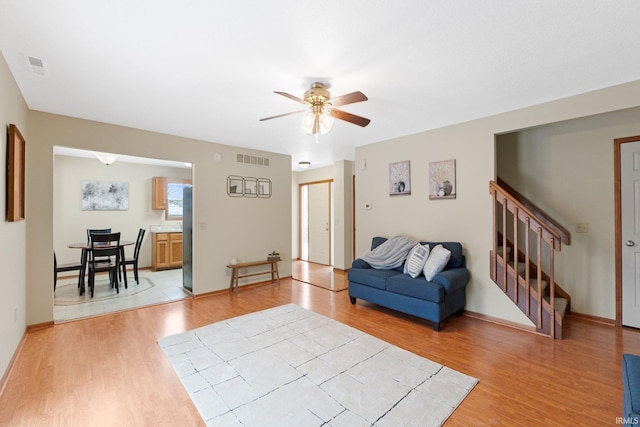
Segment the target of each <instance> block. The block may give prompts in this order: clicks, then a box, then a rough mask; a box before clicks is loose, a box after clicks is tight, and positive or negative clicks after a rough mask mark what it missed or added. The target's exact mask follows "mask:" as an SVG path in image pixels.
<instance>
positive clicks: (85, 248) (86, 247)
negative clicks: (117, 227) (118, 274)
mask: <svg viewBox="0 0 640 427" xmlns="http://www.w3.org/2000/svg"><path fill="white" fill-rule="evenodd" d="M135 243H136V242H134V241H133V240H120V245H118V246H119V248H120V260H121V261H120V265H121V266H122V272H123V273H124V274H123V276H124V286H125V288H126V287H127V285H128V284H127V271H126V264H125V262H124V259H125V257H124V248H125V247H126V246H131V245H134V244H135ZM96 246H98V245H96ZM99 246H100V247H101V248H110V247H112V245H110V244H108V243H107V244H100V245H99ZM113 246H115V245H113ZM67 247H68V248H71V249H81V250H82V254H81V255H80V263H81V264H82V269H81V270H80V275H79V276H78V292H79V293H80V295H83V294H84V292H85V271H86V269H87V261H88V258H89V251H91V242H78V243H69V244H68V245H67Z"/></svg>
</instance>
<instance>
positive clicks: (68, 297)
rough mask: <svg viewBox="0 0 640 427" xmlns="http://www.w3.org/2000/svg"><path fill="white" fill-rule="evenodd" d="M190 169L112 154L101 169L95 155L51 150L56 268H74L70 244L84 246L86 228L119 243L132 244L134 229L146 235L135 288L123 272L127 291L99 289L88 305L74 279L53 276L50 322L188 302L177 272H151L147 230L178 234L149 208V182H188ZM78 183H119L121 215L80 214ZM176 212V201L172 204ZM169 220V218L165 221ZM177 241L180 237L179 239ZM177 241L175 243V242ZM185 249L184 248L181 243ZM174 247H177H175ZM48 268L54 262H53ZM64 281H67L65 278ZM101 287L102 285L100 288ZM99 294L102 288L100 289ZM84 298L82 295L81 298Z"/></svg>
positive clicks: (178, 222) (175, 221)
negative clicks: (108, 233)
mask: <svg viewBox="0 0 640 427" xmlns="http://www.w3.org/2000/svg"><path fill="white" fill-rule="evenodd" d="M192 175H193V169H192V166H191V165H187V164H185V163H183V162H170V161H166V160H157V159H150V158H141V157H133V156H126V155H120V154H117V160H116V161H115V162H114V163H113V164H111V165H109V166H105V165H103V164H102V163H100V162H99V161H98V159H96V156H95V153H94V152H93V151H88V150H80V149H75V148H69V147H60V146H55V147H54V166H53V191H54V197H53V218H52V223H53V245H54V247H53V250H54V251H55V253H56V256H57V259H58V262H59V263H67V262H77V261H78V260H79V259H80V251H79V250H78V249H72V248H70V247H69V245H70V244H71V243H76V242H84V241H85V240H86V229H87V228H107V227H108V228H111V229H112V230H113V231H118V232H121V233H122V240H129V241H135V240H136V236H137V235H138V231H139V229H141V228H142V229H146V230H147V233H146V234H145V236H144V240H143V242H142V246H141V250H140V254H139V257H140V260H139V267H140V280H139V283H137V282H136V281H135V280H134V277H133V271H132V269H131V267H129V268H127V271H128V273H129V274H128V275H127V277H128V282H129V286H128V289H125V288H122V289H120V293H116V292H115V290H113V289H111V288H110V287H109V286H108V280H107V281H106V282H105V283H106V284H105V285H104V286H103V288H104V294H103V295H102V294H100V295H99V294H98V290H99V289H98V288H99V286H96V295H95V298H93V299H83V298H80V296H79V295H78V291H77V283H78V276H77V274H76V275H75V277H65V276H64V275H60V276H58V279H59V280H58V285H57V288H56V291H55V293H54V298H53V300H52V305H53V310H54V321H64V320H69V319H72V318H78V317H86V316H91V315H96V314H102V313H104V312H111V311H118V310H122V309H123V307H125V308H134V307H136V306H143V305H149V304H157V303H162V302H167V301H172V300H175V299H182V298H186V297H188V296H189V294H188V293H187V292H185V291H184V288H183V276H182V269H181V268H176V269H174V270H168V271H158V272H155V271H152V270H150V269H149V267H150V266H151V265H152V254H153V247H154V245H153V244H152V241H153V238H152V234H151V231H150V229H151V227H153V226H163V227H167V228H170V229H171V230H172V231H174V232H175V231H176V230H175V229H176V228H177V229H180V230H181V229H183V221H184V219H185V218H184V215H182V217H181V218H177V217H174V218H169V220H168V219H167V215H166V214H165V213H166V208H165V209H162V210H159V209H154V208H153V206H152V198H153V197H152V193H153V185H152V182H153V177H155V176H166V177H170V178H176V179H190V180H191V179H192ZM83 181H87V182H89V183H91V182H101V183H111V182H115V183H122V184H123V186H124V187H125V188H126V189H127V191H126V193H125V194H126V196H125V199H126V200H127V203H126V209H117V210H110V209H104V210H100V209H80V202H81V199H82V196H83V195H82V192H81V188H80V185H79V184H80V183H82V182H83ZM171 200H172V203H171V206H172V207H173V208H174V209H175V207H176V205H177V204H180V203H179V202H182V201H181V200H174V199H173V198H172V199H171ZM169 216H171V215H169ZM180 235H182V233H181V234H180ZM175 240H176V241H178V239H175ZM180 245H181V246H184V242H181V243H180ZM176 246H177V244H176ZM133 248H134V247H133V245H131V246H128V247H127V248H125V255H126V256H127V257H129V258H130V257H132V256H133ZM52 264H53V261H52ZM67 276H69V275H67ZM99 285H101V284H99ZM101 289H102V288H101ZM85 295H86V294H85Z"/></svg>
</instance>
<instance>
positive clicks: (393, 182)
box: [389, 160, 411, 196]
mask: <svg viewBox="0 0 640 427" xmlns="http://www.w3.org/2000/svg"><path fill="white" fill-rule="evenodd" d="M401 194H411V161H410V160H405V161H403V162H396V163H389V195H390V196H398V195H401Z"/></svg>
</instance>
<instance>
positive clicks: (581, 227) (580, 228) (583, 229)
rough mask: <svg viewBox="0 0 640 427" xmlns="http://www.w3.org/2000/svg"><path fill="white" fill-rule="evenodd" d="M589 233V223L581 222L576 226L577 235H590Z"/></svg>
mask: <svg viewBox="0 0 640 427" xmlns="http://www.w3.org/2000/svg"><path fill="white" fill-rule="evenodd" d="M588 232H589V223H586V222H579V223H577V224H576V233H588Z"/></svg>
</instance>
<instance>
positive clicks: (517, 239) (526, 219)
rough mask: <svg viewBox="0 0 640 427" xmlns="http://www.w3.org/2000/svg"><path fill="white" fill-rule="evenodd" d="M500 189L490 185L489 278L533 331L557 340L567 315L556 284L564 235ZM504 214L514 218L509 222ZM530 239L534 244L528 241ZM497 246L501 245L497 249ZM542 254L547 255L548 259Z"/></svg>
mask: <svg viewBox="0 0 640 427" xmlns="http://www.w3.org/2000/svg"><path fill="white" fill-rule="evenodd" d="M501 185H502V184H501ZM501 185H498V184H496V183H495V182H491V183H490V184H489V191H490V193H491V196H492V201H493V206H492V210H493V218H494V234H493V247H492V251H491V256H490V262H491V279H492V280H493V281H494V282H495V283H496V284H497V285H498V286H500V288H501V289H502V290H503V292H504V293H505V294H507V295H508V296H509V298H510V299H511V300H512V301H513V302H514V303H515V304H516V305H517V306H518V307H519V308H520V310H522V312H523V313H525V314H526V315H527V317H528V318H529V319H531V321H532V322H533V324H534V325H535V328H536V332H539V333H543V334H545V335H549V336H551V337H554V338H562V323H563V317H564V313H565V310H566V311H568V310H570V296H569V295H568V294H567V293H566V292H565V291H564V290H563V289H562V288H561V287H560V286H559V285H558V284H557V283H555V272H554V268H555V254H554V252H555V251H560V249H561V242H564V243H566V244H569V242H570V235H569V232H568V231H566V230H565V229H564V228H562V227H561V226H559V225H558V224H557V223H556V222H555V221H553V220H552V219H550V217H549V216H548V215H546V214H544V213H543V212H542V211H540V210H539V209H538V208H537V207H536V206H535V205H534V204H533V203H532V202H531V201H529V200H527V199H524V198H523V196H522V195H520V194H519V193H517V192H516V191H515V190H513V189H512V188H511V187H509V186H508V185H507V184H506V183H505V184H504V185H505V187H504V188H503V187H501ZM505 189H506V190H505ZM520 198H522V199H523V200H524V201H521V199H520ZM498 203H500V204H502V209H499V207H498V206H497V205H498ZM498 215H502V218H498ZM509 215H513V219H511V218H509ZM510 227H512V228H513V229H512V230H511V229H509V228H510ZM521 227H522V228H521ZM523 233H524V236H522V234H523ZM533 238H535V239H536V240H535V241H532V240H531V239H533ZM500 244H501V245H502V246H498V245H500ZM543 245H546V246H544V247H543ZM545 251H548V252H549V257H548V259H547V257H546V256H545V254H544V253H545ZM510 256H513V263H512V262H511V261H510ZM534 256H535V257H536V259H535V260H534V259H533V258H532V257H534ZM543 258H544V265H543ZM500 269H502V271H500ZM547 269H548V270H550V271H549V272H548V273H546V271H545V270H547ZM520 286H522V287H523V289H522V290H521V289H519V288H520ZM522 298H525V300H524V301H522ZM547 319H548V320H547Z"/></svg>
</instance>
